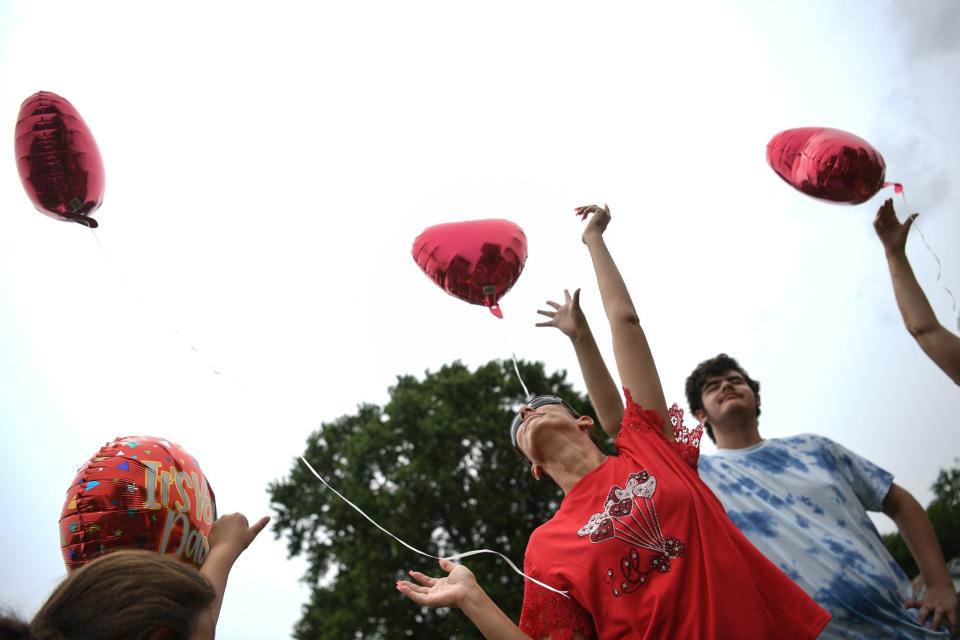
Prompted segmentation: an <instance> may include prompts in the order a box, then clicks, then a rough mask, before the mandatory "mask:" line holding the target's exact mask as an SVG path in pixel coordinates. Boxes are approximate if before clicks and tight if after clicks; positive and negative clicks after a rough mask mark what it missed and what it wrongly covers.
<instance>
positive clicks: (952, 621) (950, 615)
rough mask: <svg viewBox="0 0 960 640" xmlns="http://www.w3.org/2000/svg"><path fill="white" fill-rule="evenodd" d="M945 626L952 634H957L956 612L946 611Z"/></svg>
mask: <svg viewBox="0 0 960 640" xmlns="http://www.w3.org/2000/svg"><path fill="white" fill-rule="evenodd" d="M947 625H948V626H949V627H950V631H951V632H952V633H956V632H957V630H958V629H957V610H956V609H954V610H952V611H950V610H948V611H947Z"/></svg>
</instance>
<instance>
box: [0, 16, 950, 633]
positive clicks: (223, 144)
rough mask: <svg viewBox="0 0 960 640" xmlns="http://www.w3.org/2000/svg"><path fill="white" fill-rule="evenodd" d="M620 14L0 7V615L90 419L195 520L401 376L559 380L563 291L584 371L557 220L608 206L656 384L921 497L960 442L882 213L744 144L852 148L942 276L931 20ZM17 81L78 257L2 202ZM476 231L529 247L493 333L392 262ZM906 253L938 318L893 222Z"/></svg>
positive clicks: (943, 91) (939, 303)
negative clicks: (754, 421) (754, 394)
mask: <svg viewBox="0 0 960 640" xmlns="http://www.w3.org/2000/svg"><path fill="white" fill-rule="evenodd" d="M277 5H279V6H277ZM638 5H639V3H628V2H624V3H590V5H589V6H588V5H587V4H584V3H571V2H525V3H518V2H486V3H481V4H476V3H474V4H466V3H452V2H435V3H426V2H405V3H390V2H351V3H333V2H327V3H312V4H308V3H302V4H295V3H279V2H277V3H270V5H269V6H268V5H267V4H266V3H262V4H257V5H254V4H251V3H243V2H218V3H212V2H210V3H202V4H201V3H186V2H173V3H171V2H164V3H153V4H152V8H147V5H146V4H145V3H129V2H101V3H95V4H94V3H82V4H81V3H75V2H48V1H39V0H34V1H31V2H15V1H11V0H7V1H5V2H3V3H0V122H5V123H7V126H8V127H9V129H8V131H9V136H10V137H9V138H8V141H9V143H10V145H11V147H10V152H8V155H7V161H6V165H5V169H4V170H3V171H0V210H2V212H3V221H4V226H3V232H2V233H0V354H3V366H2V367H0V425H2V431H0V434H2V435H0V466H2V469H3V470H4V475H5V478H6V480H5V482H3V483H2V485H0V504H2V505H3V513H4V514H5V518H6V523H7V525H6V526H5V527H0V548H2V549H4V550H6V553H4V554H3V558H2V560H0V574H2V575H4V576H16V579H15V580H4V581H2V584H0V602H5V603H8V604H11V605H13V606H15V607H19V608H20V609H21V611H22V612H23V613H24V614H27V615H29V614H31V613H32V612H33V611H34V610H35V609H36V607H37V606H38V605H39V604H40V603H41V602H42V601H43V599H44V598H45V596H46V594H47V593H48V592H49V590H50V589H51V588H52V587H53V586H54V585H55V584H56V583H57V582H58V581H59V579H60V578H61V576H62V575H63V566H62V562H61V557H60V551H59V539H58V533H57V519H58V517H59V512H60V509H61V506H62V500H63V492H64V490H65V489H66V487H67V484H68V483H69V482H70V480H71V479H72V477H73V474H74V472H75V470H76V468H77V467H78V466H79V465H80V464H81V463H82V462H83V461H84V460H85V459H86V458H87V457H88V456H89V455H91V454H92V453H94V451H96V449H97V448H98V447H99V446H100V445H102V444H103V443H104V442H106V441H108V440H110V439H112V438H113V437H115V436H120V435H128V434H140V433H146V434H151V435H160V436H165V437H168V438H170V439H173V440H175V441H178V442H180V443H181V444H182V445H183V446H184V447H186V448H187V450H189V451H190V452H191V453H193V454H194V455H195V456H196V457H197V458H198V459H199V460H200V461H201V464H202V465H203V469H204V471H205V472H206V474H207V476H208V478H209V479H210V482H211V483H212V486H213V487H214V490H215V492H216V497H217V502H218V506H219V510H220V512H221V513H228V512H231V511H236V510H240V511H243V512H244V513H246V514H248V515H249V516H250V517H251V518H253V517H257V516H259V515H262V514H266V513H268V512H269V508H268V498H267V494H266V485H267V483H268V482H270V481H271V480H274V479H277V478H280V477H282V476H284V475H285V474H286V472H287V471H288V469H289V468H290V465H291V464H292V461H293V458H294V456H296V455H297V454H298V453H300V452H301V451H302V446H303V444H304V441H305V439H306V437H307V435H308V434H309V433H310V432H311V431H312V430H313V429H314V428H315V427H317V426H318V425H319V423H320V422H321V421H324V420H332V419H334V418H336V417H337V416H339V415H342V414H344V413H348V412H352V411H353V410H354V409H355V407H356V405H357V404H358V403H360V402H364V401H368V402H377V403H382V402H384V401H385V400H386V398H387V387H388V386H389V385H390V384H391V383H392V382H393V381H394V380H395V376H396V375H397V374H401V373H420V372H423V371H424V370H426V369H431V370H433V369H436V368H438V367H440V366H441V365H442V364H444V363H447V362H450V361H452V360H454V359H456V358H460V359H462V360H463V361H464V362H466V363H468V364H470V365H476V364H479V363H482V362H486V361H487V360H489V359H491V358H496V357H505V356H507V355H509V353H510V351H511V350H513V351H516V353H517V355H518V357H522V358H525V359H530V360H534V359H538V360H544V361H546V363H547V366H548V367H549V368H552V369H555V368H566V369H568V370H569V371H570V374H571V376H572V378H573V379H574V380H575V381H577V384H578V385H579V386H580V388H581V389H582V388H583V387H582V382H581V378H580V376H579V374H578V373H577V371H576V361H575V359H574V357H573V353H572V350H571V349H570V347H569V346H568V344H567V343H566V342H565V340H564V339H563V338H562V336H561V335H560V334H559V333H557V332H555V331H552V330H543V329H535V328H534V327H533V323H534V322H536V321H537V320H538V316H536V314H535V310H536V309H537V308H539V307H541V306H542V302H543V301H544V300H545V299H546V298H556V297H557V296H559V295H560V294H561V291H562V289H563V288H564V287H570V288H574V287H577V286H583V287H584V293H583V304H584V307H585V310H586V312H587V314H588V317H589V318H590V319H591V320H592V321H593V325H594V328H595V331H596V333H597V334H598V338H599V339H600V341H601V343H602V344H603V346H604V350H605V353H606V354H607V355H608V356H610V355H611V354H610V350H609V348H608V347H607V345H608V344H609V336H608V332H607V331H606V327H605V323H604V322H603V316H602V310H601V308H600V306H599V298H598V294H597V292H596V286H595V284H594V279H593V274H592V272H591V269H590V265H589V260H588V258H587V255H586V252H585V250H584V249H583V247H582V245H581V244H580V240H579V236H580V225H579V224H578V221H577V220H576V219H575V218H574V216H573V214H572V209H573V207H574V206H576V205H580V204H586V203H590V202H606V203H609V204H610V206H611V208H612V210H613V214H614V220H613V223H612V225H611V227H610V230H609V231H608V236H609V243H610V245H611V247H612V250H613V253H614V255H615V257H616V258H617V261H618V263H619V265H620V267H621V270H622V272H623V273H624V275H625V278H626V280H627V282H628V284H629V285H630V286H631V291H632V293H633V296H634V299H635V300H636V301H637V303H638V306H639V307H640V311H641V316H642V319H643V321H644V325H645V328H646V329H647V332H648V335H649V336H650V339H651V342H652V344H653V348H654V351H655V355H656V356H657V358H658V364H659V367H660V372H661V375H662V377H663V381H664V385H665V387H666V391H667V395H668V397H669V398H671V399H674V400H676V401H677V402H680V403H681V404H683V382H684V379H685V377H686V375H687V374H688V373H689V371H690V370H691V369H692V368H693V367H694V366H695V365H696V363H697V362H699V361H700V360H702V359H704V358H706V357H710V356H712V355H715V354H716V353H718V352H720V351H726V352H728V353H730V354H732V355H734V356H736V357H738V358H739V359H740V360H741V362H742V364H743V365H744V366H745V367H746V368H747V370H748V371H749V372H750V373H751V375H753V376H754V377H756V378H758V379H759V380H760V381H761V382H762V385H763V409H764V413H763V416H762V419H761V430H762V432H763V434H764V435H766V436H768V437H772V436H782V435H789V434H794V433H798V432H807V431H814V432H818V433H822V434H824V435H827V436H830V437H832V438H834V439H836V440H838V441H839V442H841V443H843V444H845V445H847V446H849V447H851V448H853V449H854V450H856V451H857V452H859V453H861V454H862V455H864V456H866V457H868V458H870V459H872V460H873V461H875V462H877V463H878V464H881V465H883V466H884V467H886V468H888V469H889V470H890V471H892V472H893V473H894V474H895V475H896V476H897V481H898V482H899V483H900V484H902V485H903V486H904V487H906V488H907V489H908V490H910V491H911V492H913V493H914V494H915V495H916V496H917V497H918V499H920V500H921V502H923V503H924V504H926V503H927V502H928V501H929V500H930V498H931V494H930V491H929V489H928V488H929V486H930V484H931V483H932V481H933V480H934V478H935V477H936V474H937V470H938V469H940V468H941V467H946V466H948V465H951V464H952V463H953V460H954V459H955V458H956V457H957V456H958V455H960V436H958V435H957V421H956V416H957V415H958V413H960V394H958V393H957V389H956V387H955V386H954V385H953V384H952V383H951V382H950V381H949V380H948V379H947V378H946V376H944V375H943V374H942V373H940V371H939V370H937V369H936V368H935V367H934V366H933V365H932V364H931V363H930V362H929V361H928V360H927V359H926V358H925V356H924V355H923V354H922V352H921V351H920V350H919V348H918V347H917V346H916V345H915V344H914V343H913V341H912V340H911V338H910V337H909V336H908V335H907V333H906V331H905V330H904V328H903V326H902V323H901V321H900V318H899V315H898V313H897V310H896V306H895V304H894V301H893V293H892V290H891V288H890V284H889V279H888V275H887V271H886V264H885V262H884V259H883V252H882V249H881V247H880V244H879V242H878V241H877V240H876V238H875V237H874V233H873V229H872V227H871V221H872V219H873V216H874V213H875V211H876V208H877V206H878V205H879V203H880V202H881V201H882V198H883V197H885V195H881V196H878V197H876V198H875V199H874V200H872V201H870V202H869V203H867V204H864V205H861V206H859V207H853V208H851V207H843V206H835V205H829V204H825V203H820V202H817V201H814V200H812V199H809V198H807V197H805V196H802V195H800V194H799V193H797V192H795V191H793V190H791V189H790V188H788V187H787V186H786V185H784V184H783V183H782V182H781V181H780V180H779V178H777V177H776V176H775V175H774V174H773V172H772V171H771V170H770V169H769V168H768V167H767V166H766V163H765V160H764V152H765V145H766V143H767V141H768V140H769V139H770V137H771V136H772V135H773V134H774V133H776V132H777V131H780V130H782V129H786V128H791V127H797V126H810V125H822V126H833V127H838V128H842V129H847V130H850V131H852V132H854V133H856V134H858V135H860V136H862V137H864V138H866V139H868V140H870V141H871V142H872V143H873V144H874V146H876V147H877V148H878V149H879V150H880V151H881V153H883V154H884V156H885V158H886V161H887V168H888V177H889V178H890V179H894V180H898V181H902V182H903V183H905V185H906V187H907V194H908V196H909V198H910V202H911V205H912V206H913V207H915V208H916V209H917V210H919V211H920V212H921V217H920V222H921V223H922V226H923V228H924V231H925V233H926V234H927V237H928V239H929V240H930V242H931V243H932V245H933V246H934V248H935V249H936V250H937V251H938V253H939V255H940V257H941V258H942V259H943V261H944V278H945V280H946V282H947V283H948V284H950V285H952V286H953V288H954V290H960V250H958V244H957V238H958V237H960V215H958V213H960V186H958V184H957V181H956V179H955V178H954V174H955V172H956V168H957V167H958V166H960V124H958V120H957V114H958V113H960V85H958V83H957V81H956V80H957V78H958V77H960V49H958V44H960V36H958V34H960V8H958V5H957V4H956V3H955V2H952V1H951V0H940V1H936V2H935V1H932V0H931V1H928V2H925V3H923V4H922V5H920V4H919V3H918V4H916V6H914V4H912V3H909V2H908V1H907V0H902V1H900V2H885V3H882V4H878V3H877V2H873V1H868V0H864V1H862V2H855V3H842V4H839V3H837V4H835V3H831V2H828V1H826V0H821V1H817V2H807V3H792V4H790V5H789V6H788V5H785V4H780V3H777V5H776V8H773V4H772V3H770V4H768V3H766V2H760V1H757V2H745V1H744V2H733V3H728V4H726V5H721V3H714V2H703V3H695V2H687V3H669V4H668V3H656V4H652V3H651V4H647V5H646V7H640V6H638ZM918 7H919V8H918ZM38 90H47V91H54V92H56V93H58V94H60V95H62V96H64V97H66V98H67V99H69V100H70V101H71V102H73V104H74V105H75V106H76V107H77V109H78V110H79V111H80V113H81V114H82V115H83V116H84V118H85V120H86V121H87V124H88V125H89V126H90V128H91V130H92V131H93V133H94V136H95V137H96V139H97V141H98V143H99V146H100V150H101V152H102V154H103V157H104V161H105V164H106V171H107V189H106V197H105V201H104V204H103V206H102V207H101V209H100V211H99V212H98V214H97V215H96V216H95V217H97V219H98V220H99V221H100V223H101V227H100V229H99V230H98V232H97V237H98V238H99V240H100V243H102V245H103V249H101V248H100V247H99V246H98V243H97V241H96V240H95V239H94V237H93V236H92V235H91V233H90V232H89V231H87V230H85V229H84V228H82V227H80V226H78V225H71V224H67V223H60V222H56V221H54V220H52V219H50V218H47V217H45V216H43V215H41V214H40V213H38V212H37V211H35V210H34V209H33V206H32V205H31V203H30V202H29V200H28V199H27V198H26V196H25V195H24V193H23V189H22V188H21V185H20V184H19V180H18V177H17V172H16V166H15V162H14V158H13V153H12V138H13V135H12V134H13V127H14V124H15V122H16V115H17V111H18V109H19V107H20V103H21V102H22V101H23V100H24V99H25V98H26V97H27V96H29V95H31V94H33V93H34V92H36V91H38ZM898 206H899V203H898ZM901 216H902V211H901ZM488 217H505V218H509V219H511V220H513V221H514V222H516V223H517V224H519V225H520V226H521V227H523V228H524V230H525V231H526V233H527V236H528V239H529V259H528V261H527V266H526V270H525V271H524V273H523V275H522V276H521V278H520V281H519V282H518V284H517V285H516V286H515V287H514V289H513V290H512V291H511V292H510V293H509V294H508V295H507V296H506V297H505V298H504V299H503V300H502V303H501V305H502V308H503V310H504V313H505V314H506V319H505V320H503V321H497V320H496V319H495V318H493V317H492V316H491V315H490V314H489V313H488V312H487V311H486V310H485V309H483V308H482V307H475V306H471V305H467V304H466V303H463V302H460V301H458V300H456V299H454V298H451V297H449V296H447V295H446V294H444V293H443V292H442V291H440V290H439V289H438V288H437V287H435V286H434V285H433V284H432V283H431V282H430V281H429V280H428V279H427V278H426V277H425V276H423V274H422V273H421V272H420V271H419V269H418V268H417V267H416V265H415V264H414V262H413V260H412V259H411V257H410V248H411V245H412V242H413V239H414V238H415V237H416V235H417V234H418V233H419V232H420V231H422V230H423V229H424V228H425V227H427V226H429V225H432V224H437V223H440V222H450V221H456V220H466V219H476V218H488ZM908 253H909V255H910V257H911V259H912V260H913V264H914V266H915V268H916V271H917V273H918V277H919V278H920V280H921V282H922V284H923V285H924V287H925V289H926V291H927V292H928V294H929V297H930V299H931V301H932V303H933V305H934V307H935V309H936V311H937V313H938V314H939V316H940V317H941V319H942V320H943V321H944V322H947V323H949V322H951V318H950V301H949V299H948V298H947V297H946V295H945V294H944V293H943V292H942V290H940V289H939V288H938V287H937V286H936V283H935V275H936V269H935V265H934V263H933V260H932V258H931V257H930V256H929V254H928V253H927V252H926V250H925V249H924V247H923V245H922V244H921V243H920V241H919V239H918V238H915V237H913V238H911V240H910V243H909V244H908ZM191 346H195V347H196V348H197V349H198V350H199V351H198V352H194V351H193V350H191V348H190V347H191ZM608 360H609V361H610V362H611V363H612V358H609V357H608ZM211 368H216V369H219V370H222V371H224V375H222V376H217V375H215V374H213V373H212V372H211ZM704 448H705V450H707V451H709V450H711V447H710V446H709V445H706V446H705V447H704ZM877 522H878V524H879V526H880V527H881V529H882V530H883V531H890V530H892V524H891V523H890V522H889V521H887V520H886V519H884V518H883V517H882V516H881V517H879V518H878V519H877ZM412 542H414V543H416V542H417V541H412ZM419 542H421V543H422V542H424V541H419ZM385 544H386V541H385ZM303 569H304V563H303V562H302V561H301V560H299V559H298V560H294V561H288V560H286V558H285V545H284V542H283V541H276V540H274V539H273V538H272V535H271V534H270V533H269V532H268V533H267V534H265V535H264V536H262V537H261V539H260V540H258V541H257V542H256V543H255V544H254V545H253V546H252V547H251V549H250V550H249V551H248V552H247V553H246V554H245V555H244V556H243V557H242V559H241V560H240V562H239V563H238V565H237V567H236V568H235V570H234V572H233V575H232V576H231V581H230V587H229V591H228V595H227V599H226V605H225V607H224V610H223V614H222V617H221V626H220V632H221V634H222V636H223V637H225V638H265V637H286V636H287V635H288V630H289V628H290V627H291V625H292V624H293V623H294V621H295V620H296V619H297V618H298V616H299V610H300V605H301V603H302V602H303V601H305V600H306V598H307V590H306V589H305V588H304V587H303V586H302V585H301V584H300V583H299V581H298V579H299V576H300V575H301V574H302V573H303ZM506 570H507V569H505V571H506ZM517 588H521V587H520V584H519V582H518V587H517ZM397 606H409V604H407V603H404V602H402V601H400V600H399V598H398V602H397Z"/></svg>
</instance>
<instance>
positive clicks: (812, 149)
mask: <svg viewBox="0 0 960 640" xmlns="http://www.w3.org/2000/svg"><path fill="white" fill-rule="evenodd" d="M767 162H768V163H769V164H770V166H771V167H772V168H773V170H774V171H776V172H777V175H778V176H780V177H781V178H783V179H784V180H785V181H786V182H787V183H788V184H790V185H791V186H793V187H794V188H796V189H797V190H799V191H801V192H803V193H805V194H807V195H808V196H813V197H814V198H818V199H820V200H829V201H830V202H842V203H847V204H860V203H861V202H866V201H867V200H869V199H870V198H872V197H873V196H874V195H875V194H876V193H877V191H879V190H880V189H882V188H883V186H884V181H883V180H884V173H885V171H886V164H885V163H884V161H883V156H881V155H880V153H879V152H877V150H876V149H874V148H873V147H872V146H870V143H869V142H867V141H866V140H864V139H862V138H859V137H857V136H855V135H853V134H852V133H847V132H846V131H840V130H839V129H826V128H823V127H804V128H800V129H788V130H786V131H781V132H780V133H778V134H777V135H775V136H773V138H772V139H771V140H770V143H769V144H767Z"/></svg>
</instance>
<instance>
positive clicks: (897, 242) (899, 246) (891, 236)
mask: <svg viewBox="0 0 960 640" xmlns="http://www.w3.org/2000/svg"><path fill="white" fill-rule="evenodd" d="M917 215H918V214H916V213H914V214H913V215H911V216H910V217H909V218H907V220H906V222H904V223H902V224H901V223H900V221H899V220H897V214H896V213H894V211H893V200H892V199H891V198H887V200H886V201H885V202H884V203H883V204H882V205H880V209H878V210H877V217H876V218H874V220H873V228H874V230H875V231H876V232H877V236H878V237H879V238H880V242H882V243H883V248H884V250H885V251H886V252H887V253H888V254H894V253H903V251H904V248H905V247H906V244H907V234H908V233H910V227H911V226H913V221H914V220H915V219H916V217H917Z"/></svg>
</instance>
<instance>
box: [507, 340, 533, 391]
mask: <svg viewBox="0 0 960 640" xmlns="http://www.w3.org/2000/svg"><path fill="white" fill-rule="evenodd" d="M510 357H511V358H513V370H514V371H515V372H516V373H517V380H519V381H520V386H521V387H523V397H524V398H526V400H527V401H528V402H529V401H530V399H531V398H530V390H529V389H527V385H526V384H525V383H524V382H523V376H521V375H520V367H518V366H517V354H515V353H513V352H512V351H511V352H510Z"/></svg>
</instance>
